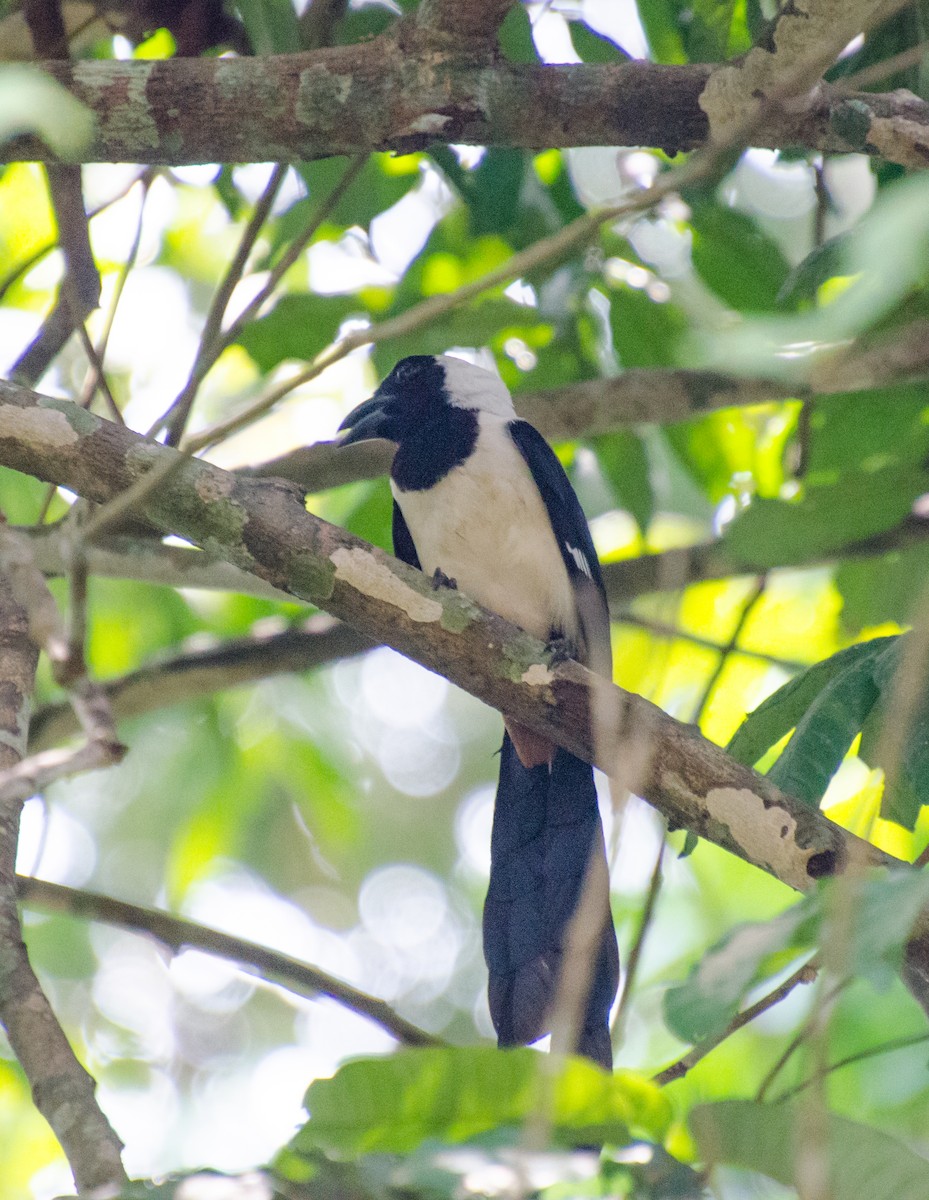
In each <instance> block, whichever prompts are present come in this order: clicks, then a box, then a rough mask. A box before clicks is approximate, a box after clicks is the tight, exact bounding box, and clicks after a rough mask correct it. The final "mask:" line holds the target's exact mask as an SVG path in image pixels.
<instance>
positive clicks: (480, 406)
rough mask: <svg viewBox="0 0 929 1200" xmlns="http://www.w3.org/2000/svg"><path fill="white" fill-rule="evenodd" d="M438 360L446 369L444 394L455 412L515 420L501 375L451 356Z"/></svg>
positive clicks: (444, 356) (510, 399)
mask: <svg viewBox="0 0 929 1200" xmlns="http://www.w3.org/2000/svg"><path fill="white" fill-rule="evenodd" d="M436 358H437V360H438V362H440V363H441V364H442V366H443V367H444V368H445V390H446V391H447V392H448V398H449V402H450V403H451V404H454V405H455V407H456V408H471V409H474V410H475V411H476V412H485V413H491V414H492V415H493V416H495V417H504V418H505V419H506V420H507V421H512V420H514V419H515V417H516V410H515V409H514V408H513V400H512V397H511V396H510V393H509V391H508V389H507V386H506V384H505V383H504V382H503V380H502V379H501V378H500V376H499V375H495V374H494V372H493V371H485V370H484V368H483V367H476V366H475V365H474V363H469V362H465V361H464V359H463V358H452V357H451V355H449V354H438V355H436Z"/></svg>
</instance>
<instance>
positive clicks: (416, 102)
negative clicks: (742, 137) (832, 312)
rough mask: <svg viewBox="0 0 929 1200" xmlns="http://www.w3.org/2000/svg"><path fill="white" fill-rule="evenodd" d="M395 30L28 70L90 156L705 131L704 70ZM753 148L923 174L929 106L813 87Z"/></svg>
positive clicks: (688, 146)
mask: <svg viewBox="0 0 929 1200" xmlns="http://www.w3.org/2000/svg"><path fill="white" fill-rule="evenodd" d="M442 7H443V8H446V9H447V8H448V7H449V6H448V5H446V4H443V5H442ZM459 7H460V8H461V9H462V11H464V10H465V9H467V8H469V7H470V6H468V5H460V6H459ZM493 7H497V6H492V8H493ZM491 10H492V9H489V10H485V11H491ZM404 28H405V33H404V40H403V44H402V45H401V44H400V41H399V39H398V37H397V36H395V35H393V34H384V35H381V36H380V37H378V38H375V39H372V40H371V41H368V42H364V43H361V44H358V45H349V46H337V47H332V48H327V49H323V50H317V51H312V52H307V53H304V54H292V55H276V56H272V57H266V58H247V57H242V58H173V59H166V60H163V61H150V62H138V61H136V62H131V61H126V62H116V61H109V60H108V61H96V62H90V61H88V62H82V63H76V64H70V63H58V62H54V61H49V62H45V63H42V64H41V66H42V69H43V70H45V71H46V72H48V74H50V75H52V76H53V77H54V78H55V79H57V80H58V81H59V82H61V83H62V84H63V85H64V86H65V87H66V88H68V90H69V91H70V92H71V93H72V94H73V95H74V96H75V97H77V99H79V100H80V101H82V102H83V103H84V104H86V105H87V106H88V107H89V108H90V109H91V111H92V112H94V113H95V114H96V116H97V117H98V126H97V135H96V138H95V140H94V142H93V143H92V144H91V146H90V147H89V148H88V150H87V152H86V155H85V160H86V161H88V162H138V163H170V164H173V165H182V164H184V163H199V162H256V161H262V162H264V161H268V160H269V159H273V160H275V161H279V162H294V161H303V160H306V159H312V158H316V157H319V156H321V155H332V154H360V153H364V152H367V151H371V150H392V151H395V152H397V153H409V152H411V151H414V150H422V149H424V148H426V147H427V146H429V145H430V144H432V143H434V142H438V143H444V144H448V143H453V142H470V143H474V144H478V145H484V146H511V147H524V148H528V149H543V148H546V147H548V146H601V145H602V146H658V147H661V148H662V149H664V150H666V151H668V152H669V153H675V152H677V151H681V150H692V149H694V148H695V147H697V146H700V145H703V144H704V143H705V142H706V140H707V136H708V133H709V121H708V119H707V115H706V113H705V112H704V111H703V109H702V108H701V105H700V97H701V94H702V93H703V90H704V88H705V87H706V84H707V81H708V79H709V78H710V76H711V74H713V67H712V66H709V65H705V64H699V63H698V64H690V65H687V66H664V65H661V64H656V63H650V62H630V63H617V64H609V65H565V66H538V65H534V64H513V63H506V62H501V61H493V62H487V63H484V64H483V65H475V64H474V61H473V56H472V57H471V58H469V57H468V56H467V55H465V56H464V58H462V56H461V55H460V53H459V52H458V51H456V50H455V49H454V48H452V49H451V50H450V51H449V52H448V53H446V54H442V53H438V52H436V50H435V48H434V46H433V45H431V43H430V41H429V39H428V38H426V39H425V40H424V44H423V45H422V46H419V45H417V44H416V37H415V32H414V33H413V34H411V33H410V31H409V28H408V27H406V26H404ZM752 144H753V145H757V146H769V147H782V146H793V145H804V146H807V147H809V148H810V149H812V150H819V151H821V152H824V153H843V152H848V151H851V150H856V151H860V152H862V153H874V152H875V149H877V150H878V152H879V153H881V154H883V155H884V156H885V157H886V158H889V159H890V160H891V161H893V162H899V163H901V164H902V165H904V166H911V167H924V166H925V165H926V163H927V161H929V104H926V103H925V102H924V101H922V100H919V99H918V98H917V97H915V96H912V95H911V94H910V93H906V92H904V93H900V92H891V93H887V94H878V93H871V92H860V93H858V92H856V93H851V94H848V93H846V92H843V91H842V89H841V88H839V87H834V86H829V85H825V84H823V85H820V86H819V87H817V88H816V89H815V91H813V92H811V93H809V94H808V95H807V96H806V97H805V98H803V99H802V100H797V101H796V102H792V103H791V105H790V106H786V105H781V106H779V105H772V106H771V110H770V112H768V111H766V112H765V113H764V115H763V117H762V118H761V119H760V120H759V122H758V124H757V127H756V128H755V129H754V131H753V133H752ZM0 154H2V160H3V161H7V162H10V161H17V160H21V159H35V160H37V161H49V152H48V150H47V148H46V147H45V146H44V145H43V144H42V143H41V142H40V141H39V140H38V139H35V138H18V139H14V140H12V141H10V142H8V143H6V144H5V145H4V146H3V147H0Z"/></svg>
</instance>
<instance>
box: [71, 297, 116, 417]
mask: <svg viewBox="0 0 929 1200" xmlns="http://www.w3.org/2000/svg"><path fill="white" fill-rule="evenodd" d="M77 335H78V337H79V338H80V339H81V345H82V346H83V347H84V353H85V354H86V355H87V358H88V360H89V361H90V372H89V375H90V378H91V379H92V384H91V386H90V388H89V391H88V389H87V388H86V387H85V389H84V390H85V393H87V399H86V401H85V400H84V396H81V407H86V406H87V405H88V404H89V403H90V401H91V400H92V399H93V396H94V393H95V392H96V391H97V390H98V389H99V390H100V391H101V392H102V393H103V398H104V400H106V404H107V408H108V409H109V410H110V416H111V417H112V418H113V420H114V421H116V422H117V424H119V425H125V421H124V420H123V414H122V413H121V412H120V411H119V405H118V404H117V403H116V400H115V399H114V396H113V393H112V391H111V390H110V385H109V382H108V380H107V377H106V373H105V371H104V369H103V359H102V358H101V356H100V353H99V351H98V350H97V347H96V346H95V345H94V344H93V342H92V341H91V340H90V334H89V333H88V332H87V326H86V325H85V324H84V322H83V321H80V322H79V323H78V326H77Z"/></svg>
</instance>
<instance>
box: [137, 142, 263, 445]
mask: <svg viewBox="0 0 929 1200" xmlns="http://www.w3.org/2000/svg"><path fill="white" fill-rule="evenodd" d="M286 174H287V167H286V166H284V165H283V164H282V163H278V164H277V165H276V166H275V167H274V169H273V170H272V171H271V175H270V177H269V178H268V182H267V183H266V184H265V189H264V191H263V192H262V194H261V196H260V197H259V200H258V203H257V204H256V205H255V208H254V210H253V212H252V215H251V217H250V218H249V221H248V224H247V225H246V226H245V229H244V230H243V232H242V237H241V239H240V240H239V245H238V248H237V250H236V252H235V254H234V255H233V257H232V261H231V262H230V263H229V266H228V267H227V268H226V271H225V273H224V274H223V277H222V279H221V280H220V281H219V286H218V287H217V289H216V291H215V292H214V293H213V299H212V301H211V303H210V308H209V311H208V312H207V315H206V321H205V322H204V325H203V332H202V333H201V335H200V345H199V348H198V350H197V355H196V358H195V359H194V365H193V367H192V368H191V371H190V375H189V376H188V378H187V382H186V383H185V384H184V387H183V388H182V389H181V392H180V394H179V395H178V397H177V399H176V400H175V401H174V402H173V404H172V405H171V407H170V408H169V409H168V411H167V412H166V413H165V414H164V416H163V417H160V418H159V420H158V422H157V423H156V426H155V429H154V430H153V431H152V432H153V433H154V432H157V430H159V429H161V428H165V429H167V431H168V436H167V438H166V444H167V445H169V446H176V445H177V444H178V442H180V440H181V436H182V435H183V432H184V426H185V425H186V424H187V419H188V417H189V416H190V410H191V408H192V406H193V402H194V399H195V397H196V395H197V390H198V389H199V387H200V384H201V383H202V382H203V379H204V377H205V376H206V374H207V372H208V371H209V370H210V368H211V367H212V366H213V364H214V363H215V362H216V359H217V357H218V355H219V348H218V346H217V342H218V339H219V332H220V329H221V328H222V323H223V317H224V316H225V315H226V309H227V307H228V305H229V299H230V297H231V296H232V293H233V291H234V290H235V288H236V286H237V285H238V284H239V282H240V280H241V279H242V275H243V272H244V271H245V264H246V263H247V262H248V259H249V256H250V255H251V253H252V250H253V249H254V248H255V242H256V241H257V240H258V235H259V234H260V233H261V230H262V228H263V226H264V223H265V221H266V220H267V219H268V215H269V214H270V212H271V208H272V207H273V205H274V201H275V200H276V199H277V194H278V192H279V191H280V190H281V184H282V183H283V182H284V176H285V175H286Z"/></svg>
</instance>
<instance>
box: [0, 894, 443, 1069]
mask: <svg viewBox="0 0 929 1200" xmlns="http://www.w3.org/2000/svg"><path fill="white" fill-rule="evenodd" d="M16 886H17V888H18V889H19V895H20V898H21V899H22V900H23V901H25V902H26V903H27V904H34V905H36V906H37V907H38V908H42V909H45V910H46V911H52V912H65V913H72V914H74V915H76V916H79V917H89V918H91V919H92V920H95V921H106V922H108V923H109V924H111V925H120V926H122V927H123V928H124V929H134V930H136V931H137V932H139V933H147V934H150V935H151V936H152V937H154V938H157V939H158V941H159V942H161V943H162V944H163V945H165V946H168V947H169V948H170V949H171V950H174V951H180V950H183V949H184V948H185V947H191V948H193V949H196V950H202V951H203V952H204V953H205V954H213V955H216V956H217V957H220V958H225V959H229V960H231V961H232V962H237V963H240V964H241V965H242V966H243V967H246V968H252V969H253V970H255V971H257V972H259V973H260V974H261V975H262V976H263V977H265V978H267V979H272V980H275V981H279V982H280V983H282V984H283V985H284V986H285V987H288V988H290V989H291V990H292V991H295V992H300V993H301V994H304V995H307V994H308V995H310V996H328V997H329V998H330V999H332V1000H336V1001H338V1003H339V1004H342V1005H344V1006H345V1007H346V1008H350V1009H351V1010H352V1011H353V1012H357V1013H360V1014H361V1015H362V1016H365V1017H369V1018H370V1019H371V1020H372V1021H376V1022H377V1024H378V1025H380V1026H382V1028H384V1029H386V1030H387V1032H388V1033H390V1034H392V1035H393V1036H394V1037H395V1038H396V1039H397V1040H398V1041H400V1042H403V1043H404V1044H405V1045H407V1046H440V1045H442V1044H443V1043H442V1041H441V1039H440V1038H437V1037H433V1035H432V1034H431V1033H426V1031H425V1030H424V1029H420V1028H419V1027H418V1026H416V1025H413V1024H411V1023H410V1022H409V1021H407V1020H405V1019H404V1018H403V1017H401V1016H400V1015H399V1013H396V1012H394V1010H393V1009H392V1008H391V1007H390V1005H388V1004H387V1003H386V1002H385V1001H384V1000H379V999H377V997H375V996H369V995H368V994H367V993H366V992H361V991H359V990H358V989H357V988H353V987H352V986H351V985H350V984H348V983H344V982H343V981H342V980H340V979H336V978H334V977H333V976H332V975H328V974H326V972H325V971H321V970H319V968H318V967H313V966H311V965H310V964H309V963H304V962H301V961H300V960H299V959H296V958H291V957H290V956H289V955H286V954H280V953H278V952H277V951H276V950H269V949H268V948H267V947H266V946H259V945H258V944H257V943H255V942H249V941H246V940H245V939H244V938H239V937H235V936H233V935H232V934H229V933H223V932H222V931H221V930H219V929H210V928H208V927H207V926H205V925H200V924H198V923H197V922H194V921H186V920H184V919H183V918H182V917H175V916H172V915H171V914H170V913H166V912H162V911H161V910H160V909H157V908H140V907H139V905H137V904H127V903H126V902H125V901H124V900H114V899H113V898H112V897H110V896H101V895H99V894H98V893H97V892H85V891H81V890H79V889H77V888H69V887H64V886H62V885H61V884H58V883H47V882H46V881H45V880H43V879H32V878H30V877H28V876H25V875H17V876H16Z"/></svg>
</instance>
